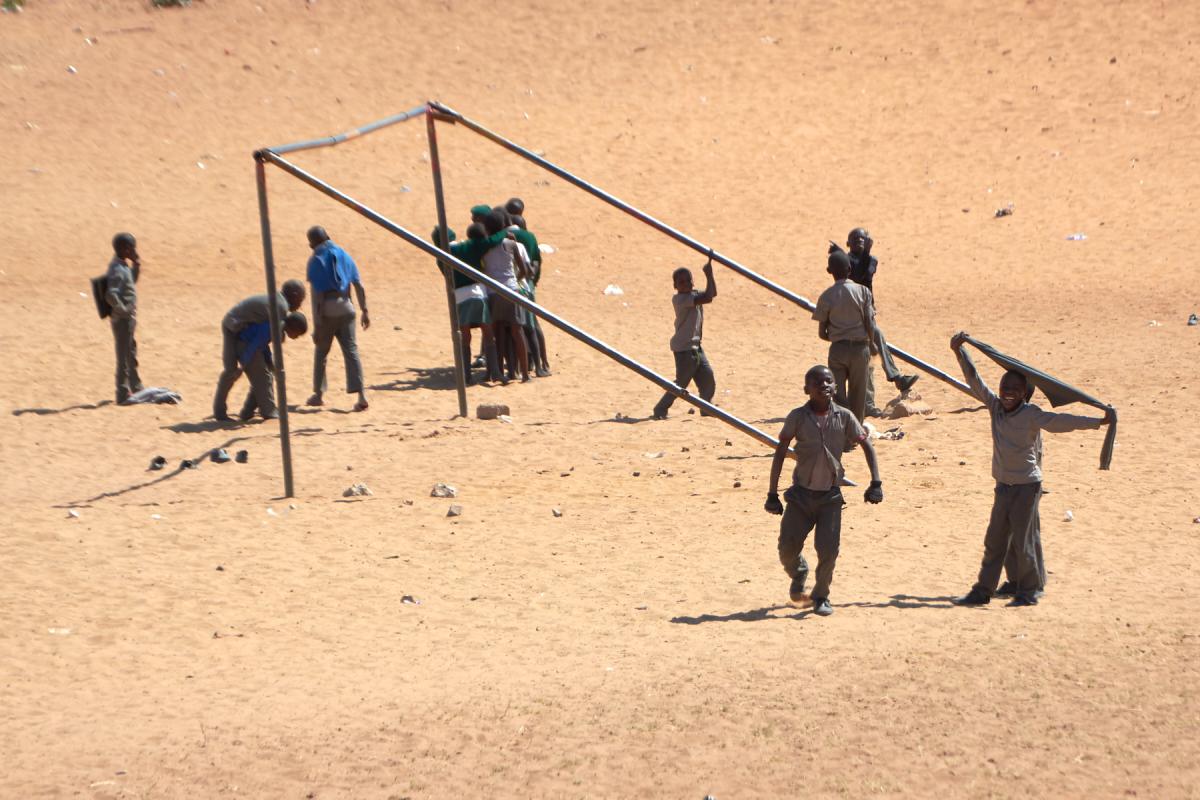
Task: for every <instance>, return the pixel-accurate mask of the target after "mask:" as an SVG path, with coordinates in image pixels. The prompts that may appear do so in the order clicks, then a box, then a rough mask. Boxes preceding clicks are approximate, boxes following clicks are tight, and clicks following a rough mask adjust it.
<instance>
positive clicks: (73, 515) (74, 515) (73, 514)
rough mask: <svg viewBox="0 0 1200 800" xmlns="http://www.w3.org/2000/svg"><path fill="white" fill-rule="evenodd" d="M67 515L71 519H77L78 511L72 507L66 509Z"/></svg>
mask: <svg viewBox="0 0 1200 800" xmlns="http://www.w3.org/2000/svg"><path fill="white" fill-rule="evenodd" d="M67 516H68V517H70V518H71V519H79V512H78V511H76V510H75V509H73V508H69V509H67Z"/></svg>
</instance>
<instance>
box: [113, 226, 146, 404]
mask: <svg viewBox="0 0 1200 800" xmlns="http://www.w3.org/2000/svg"><path fill="white" fill-rule="evenodd" d="M112 247H113V257H112V261H110V262H108V272H107V273H105V287H106V291H105V294H104V299H105V301H106V302H107V303H108V307H109V308H110V309H111V313H110V316H109V322H110V324H111V325H112V332H113V344H114V346H115V347H116V352H117V402H118V403H124V402H125V401H126V400H128V399H129V395H131V394H136V393H137V392H140V391H141V390H142V388H143V387H142V379H141V377H140V376H139V375H138V360H137V339H136V338H135V337H134V333H135V332H136V330H137V279H138V274H139V273H140V271H141V260H140V259H139V258H138V252H137V240H136V239H135V238H134V237H133V234H131V233H118V234H117V235H116V236H114V237H113V240H112Z"/></svg>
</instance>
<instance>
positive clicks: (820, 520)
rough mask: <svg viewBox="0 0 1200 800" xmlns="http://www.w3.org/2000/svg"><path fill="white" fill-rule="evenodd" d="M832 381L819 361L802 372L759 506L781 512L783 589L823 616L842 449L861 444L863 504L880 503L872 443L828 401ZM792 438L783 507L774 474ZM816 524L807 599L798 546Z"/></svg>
mask: <svg viewBox="0 0 1200 800" xmlns="http://www.w3.org/2000/svg"><path fill="white" fill-rule="evenodd" d="M834 391H835V381H834V378H833V372H832V371H831V370H830V369H829V367H826V366H824V365H818V366H815V367H813V368H812V369H810V370H809V371H808V372H807V373H806V374H805V376H804V392H805V394H807V395H808V402H807V403H805V404H804V405H802V406H800V407H799V408H796V409H793V410H792V412H791V413H790V414H788V415H787V419H786V420H785V421H784V423H783V430H781V431H780V432H779V446H778V447H776V448H775V458H774V460H772V461H771V482H770V487H769V489H768V491H767V502H766V504H765V506H764V508H765V509H766V510H767V511H768V512H769V513H771V514H782V515H783V520H782V521H781V522H780V525H779V560H780V562H781V563H782V564H783V569H784V571H786V572H787V574H788V576H789V577H791V579H792V585H791V589H790V590H789V594H790V596H791V599H792V602H794V603H797V604H799V605H807V604H808V603H809V602H811V603H812V606H813V613H814V614H818V615H820V616H822V617H827V616H829V615H830V614H832V613H833V606H831V605H830V604H829V585H830V583H832V582H833V568H834V565H835V564H836V563H837V557H838V550H839V548H840V545H841V538H842V508H843V506H845V501H844V500H843V499H842V490H841V482H842V477H843V476H844V475H845V471H844V470H843V469H842V453H843V452H845V451H846V450H849V449H850V448H852V447H854V446H855V445H862V450H863V455H864V456H865V457H866V459H867V467H868V468H869V469H870V470H871V486H870V488H868V489H867V491H866V493H865V494H864V495H863V499H864V500H866V501H867V502H868V503H881V502H883V482H882V481H881V480H880V478H879V464H878V462H877V460H876V458H875V448H874V447H872V446H871V443H870V441H868V440H867V434H866V431H864V430H863V427H862V425H861V424H860V423H859V421H858V419H857V418H856V417H855V416H854V414H852V413H850V411H849V410H848V409H846V408H843V407H842V406H839V405H838V404H837V403H835V402H833V395H834ZM792 440H795V442H796V468H795V470H794V471H793V472H792V485H791V487H790V488H789V489H788V490H787V491H786V492H784V495H783V497H784V499H785V500H787V509H786V510H784V506H783V504H782V503H781V502H780V501H779V473H780V472H781V471H782V470H783V462H784V460H785V459H786V458H787V454H788V445H789V444H790V443H791V442H792ZM814 527H816V529H817V535H816V548H817V583H816V585H815V586H813V591H812V595H811V598H810V596H809V595H808V594H807V593H806V592H805V589H804V584H805V582H806V581H807V580H808V562H807V561H806V560H805V558H804V556H803V554H802V553H801V550H803V549H804V541H805V539H807V538H808V534H809V532H810V531H812V529H813V528H814Z"/></svg>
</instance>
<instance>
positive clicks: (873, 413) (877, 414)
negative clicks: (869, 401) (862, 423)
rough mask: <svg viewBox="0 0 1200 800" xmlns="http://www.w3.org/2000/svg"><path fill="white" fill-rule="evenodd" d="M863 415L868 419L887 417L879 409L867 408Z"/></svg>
mask: <svg viewBox="0 0 1200 800" xmlns="http://www.w3.org/2000/svg"><path fill="white" fill-rule="evenodd" d="M865 413H866V415H867V416H868V417H874V418H875V419H883V418H884V417H886V416H887V414H884V413H883V409H881V408H868V409H867V410H866V412H865Z"/></svg>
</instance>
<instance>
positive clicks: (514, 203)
mask: <svg viewBox="0 0 1200 800" xmlns="http://www.w3.org/2000/svg"><path fill="white" fill-rule="evenodd" d="M504 208H505V209H506V210H507V211H508V213H510V214H513V215H515V216H520V215H522V214H524V213H525V201H524V200H522V199H521V198H519V197H510V198H509V199H508V202H507V203H505V204H504ZM521 227H522V228H524V227H525V226H524V225H522V226H521Z"/></svg>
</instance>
